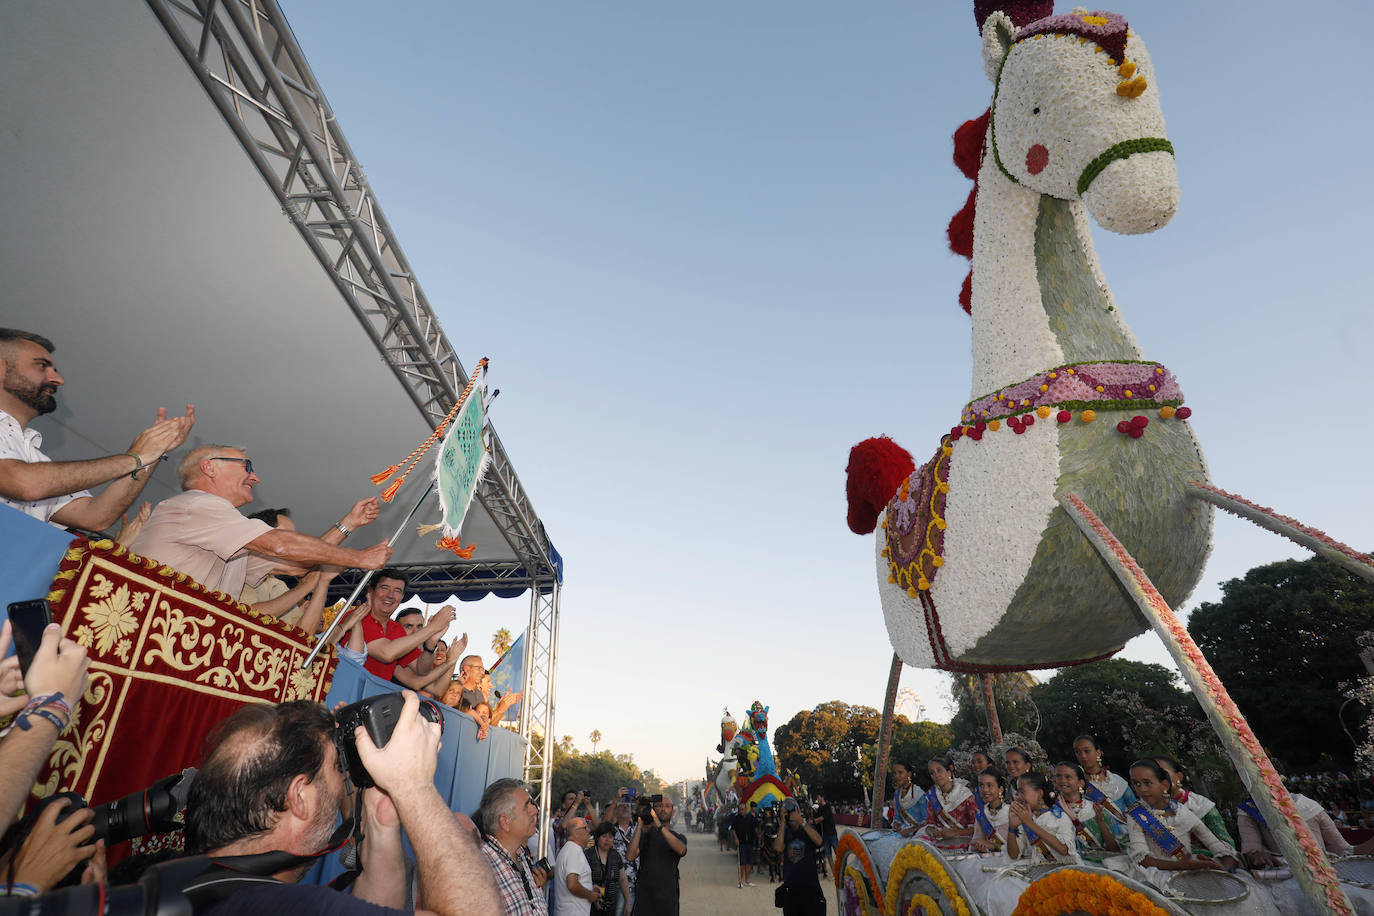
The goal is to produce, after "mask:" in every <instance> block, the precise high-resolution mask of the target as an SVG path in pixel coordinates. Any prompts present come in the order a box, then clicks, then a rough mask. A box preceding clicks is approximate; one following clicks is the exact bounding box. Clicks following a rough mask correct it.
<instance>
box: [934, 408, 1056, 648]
mask: <svg viewBox="0 0 1374 916" xmlns="http://www.w3.org/2000/svg"><path fill="white" fill-rule="evenodd" d="M1058 480H1059V433H1058V429H1057V424H1055V423H1052V422H1049V421H1046V420H1042V421H1040V422H1037V423H1036V424H1035V425H1034V426H1032V427H1030V428H1029V429H1027V430H1026V431H1025V432H1024V433H1022V434H1021V435H1017V434H1015V433H1013V432H1012V431H1011V430H1010V429H1008V428H1007V427H1005V426H1003V427H1002V428H1001V429H1000V430H998V431H996V432H987V433H984V434H983V438H982V440H981V441H976V442H975V441H974V440H972V439H969V438H967V437H965V438H963V439H960V440H959V441H958V442H956V443H954V452H953V453H952V454H951V455H950V462H949V496H948V500H947V502H946V503H945V524H946V527H945V546H944V565H943V566H941V567H940V572H939V575H937V576H936V577H935V581H934V582H933V583H931V590H930V595H931V597H932V598H933V599H934V600H935V607H936V609H937V610H938V611H939V612H940V626H941V629H942V631H943V632H944V636H945V643H946V645H947V646H948V647H949V651H950V654H951V655H953V656H955V657H957V656H959V655H961V654H962V653H964V652H966V651H968V650H969V649H971V648H973V645H974V644H975V643H976V642H977V641H978V640H979V639H980V638H981V637H982V636H983V635H984V634H986V633H987V632H988V631H989V630H991V629H992V628H993V627H994V626H996V625H997V622H998V621H999V620H1001V619H1002V615H1003V614H1004V613H1006V610H1007V606H1008V605H1009V604H1011V599H1012V596H1014V595H1015V594H1016V590H1017V589H1018V588H1020V587H1021V582H1022V581H1023V580H1024V579H1025V578H1026V573H1027V571H1028V570H1029V569H1030V566H1031V561H1032V560H1033V559H1035V551H1036V548H1037V547H1039V545H1040V537H1041V534H1042V533H1043V532H1044V530H1045V526H1046V525H1047V524H1048V523H1049V519H1050V513H1051V512H1053V511H1054V508H1055V506H1057V505H1058V503H1056V502H1055V499H1054V491H1055V485H1056V484H1057V482H1058Z"/></svg>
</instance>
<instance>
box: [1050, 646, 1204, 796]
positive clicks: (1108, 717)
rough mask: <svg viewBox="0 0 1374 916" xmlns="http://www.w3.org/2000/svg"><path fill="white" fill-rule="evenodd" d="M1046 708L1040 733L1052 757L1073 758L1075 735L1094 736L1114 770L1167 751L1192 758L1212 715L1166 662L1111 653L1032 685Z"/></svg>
mask: <svg viewBox="0 0 1374 916" xmlns="http://www.w3.org/2000/svg"><path fill="white" fill-rule="evenodd" d="M1031 697H1032V699H1033V700H1034V701H1035V705H1036V706H1037V707H1038V708H1039V709H1040V717H1041V724H1040V731H1039V733H1038V734H1037V736H1036V737H1037V738H1038V739H1039V741H1040V744H1041V745H1043V746H1044V748H1045V750H1046V752H1047V753H1048V754H1049V755H1050V761H1051V762H1055V761H1059V760H1066V759H1067V760H1072V759H1073V739H1074V738H1076V737H1077V736H1079V735H1092V736H1094V737H1095V738H1097V742H1098V746H1099V747H1100V748H1102V753H1103V760H1104V762H1105V763H1106V764H1107V766H1108V768H1109V769H1112V770H1115V771H1116V772H1118V773H1124V771H1125V768H1126V767H1127V766H1129V765H1130V763H1131V761H1132V760H1135V759H1137V758H1139V757H1143V756H1147V755H1150V754H1158V753H1167V754H1172V755H1173V756H1175V757H1178V758H1180V759H1182V760H1184V761H1185V762H1188V759H1189V757H1190V756H1191V755H1190V754H1189V751H1188V749H1187V748H1185V747H1184V745H1187V747H1188V748H1191V746H1192V743H1193V741H1194V738H1193V734H1194V732H1196V731H1197V729H1198V728H1203V729H1205V728H1206V727H1207V726H1206V720H1205V719H1204V718H1203V716H1202V710H1201V708H1200V707H1199V706H1198V705H1197V701H1196V700H1195V699H1193V696H1192V694H1190V693H1188V692H1187V691H1185V690H1183V689H1182V688H1181V687H1179V686H1178V682H1177V678H1176V677H1175V675H1174V673H1173V672H1172V671H1170V670H1169V669H1168V668H1165V667H1164V666H1163V665H1150V664H1146V663H1144V662H1133V661H1126V660H1124V659H1114V658H1113V659H1107V660H1105V661H1100V662H1093V663H1091V664H1087V665H1077V666H1075V667H1073V668H1061V669H1060V670H1059V672H1058V673H1057V674H1055V676H1054V677H1052V678H1050V679H1049V680H1048V681H1046V682H1045V683H1043V684H1038V685H1036V686H1035V687H1034V688H1032V689H1031Z"/></svg>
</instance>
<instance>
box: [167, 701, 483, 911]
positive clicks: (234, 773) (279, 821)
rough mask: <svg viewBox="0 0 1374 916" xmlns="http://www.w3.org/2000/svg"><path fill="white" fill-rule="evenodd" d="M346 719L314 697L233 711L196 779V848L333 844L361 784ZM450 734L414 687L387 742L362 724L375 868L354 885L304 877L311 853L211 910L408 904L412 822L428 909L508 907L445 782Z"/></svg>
mask: <svg viewBox="0 0 1374 916" xmlns="http://www.w3.org/2000/svg"><path fill="white" fill-rule="evenodd" d="M334 727H335V726H334V717H333V715H332V714H330V712H329V711H328V710H327V709H325V708H324V707H323V706H321V705H319V704H318V703H311V702H308V701H297V702H293V703H283V704H281V705H279V706H260V705H256V704H252V705H248V706H245V707H243V708H242V709H240V710H238V711H237V712H235V713H234V714H233V715H232V716H230V717H229V718H228V719H226V720H225V721H224V722H223V723H222V724H221V725H220V726H219V728H218V729H217V731H216V732H215V733H214V734H213V735H212V736H211V749H210V750H209V752H208V753H207V754H206V757H205V762H204V763H203V764H202V765H201V767H200V771H199V772H198V773H197V774H196V779H195V782H193V783H192V784H191V793H190V797H189V798H188V799H187V803H186V849H187V852H188V853H192V854H205V855H210V856H215V857H221V856H238V855H251V854H255V853H265V852H274V851H280V852H285V853H289V854H292V855H296V856H311V855H314V854H316V853H319V852H321V851H323V850H324V849H325V848H326V846H327V844H328V842H329V840H330V839H331V836H332V835H333V834H334V830H335V827H334V825H335V821H336V820H337V818H338V816H339V814H340V813H341V810H342V809H343V808H344V802H345V800H346V798H347V796H348V794H349V791H348V783H347V781H346V777H345V775H344V773H343V771H342V769H341V767H340V766H339V760H338V753H337V751H336V749H335V746H334V741H333V738H332V735H333V731H334ZM440 733H441V729H440V727H439V725H438V724H437V723H434V722H428V721H426V720H424V719H423V718H421V716H420V715H419V700H418V697H417V696H416V695H415V694H413V693H410V692H409V691H407V692H406V693H405V705H404V707H403V708H402V710H401V713H400V715H399V716H398V717H397V721H396V728H395V731H393V732H392V734H391V738H390V740H388V741H387V743H386V745H385V746H383V747H382V748H380V749H379V748H377V747H375V746H374V745H373V744H372V741H371V740H370V739H369V738H368V736H367V731H366V730H365V729H363V728H361V727H359V728H358V729H357V731H356V732H355V740H356V741H357V745H358V756H359V758H360V759H361V760H362V762H363V765H364V766H366V767H367V772H368V773H369V774H370V775H371V776H372V778H373V779H374V780H376V782H377V785H376V786H375V787H373V788H369V789H365V790H364V791H363V792H362V793H361V797H360V801H359V802H358V803H357V804H358V807H360V808H361V816H362V819H363V842H362V848H361V849H360V851H359V861H360V863H361V864H362V867H363V868H362V873H361V874H360V875H359V876H358V878H357V880H356V881H355V882H354V883H353V886H352V888H351V889H350V892H349V893H347V894H345V893H342V892H340V891H336V890H333V889H332V888H329V887H324V886H320V885H313V884H298V883H297V882H299V881H300V879H301V877H302V876H303V875H304V874H305V872H306V870H307V869H308V868H309V867H310V865H311V864H313V861H314V860H313V859H311V860H308V861H306V862H304V863H303V864H295V865H286V866H285V867H284V868H283V870H281V871H278V872H276V873H274V874H273V875H271V876H269V877H263V878H261V879H258V880H252V881H242V882H240V883H239V886H240V888H241V889H238V890H235V891H234V892H233V893H232V894H231V895H230V896H228V897H227V898H225V899H223V900H221V901H220V902H219V903H217V904H215V905H214V906H212V907H210V908H208V909H207V910H206V912H208V913H209V914H212V916H233V914H239V913H242V914H245V916H247V914H258V913H273V912H290V913H292V914H294V916H315V914H320V916H323V914H326V913H328V914H337V916H369V914H376V916H382V914H391V913H396V912H397V911H398V910H400V909H401V908H403V907H405V906H406V898H407V894H408V890H409V889H408V887H407V881H406V867H405V860H404V849H403V846H402V843H401V830H402V828H404V830H405V832H406V835H407V836H408V837H409V838H410V843H411V846H412V848H413V849H414V851H415V860H416V876H417V877H418V878H419V883H420V890H419V899H418V900H417V901H416V904H417V905H418V906H419V907H422V908H424V910H426V911H430V912H434V913H438V914H440V916H450V914H458V913H463V914H481V916H496V914H499V913H501V911H502V908H501V899H500V897H499V896H498V895H497V891H496V884H495V882H494V881H493V880H492V874H491V869H490V868H488V867H487V861H486V858H485V856H484V855H483V854H482V852H481V850H480V849H479V848H478V846H477V842H476V840H475V839H474V838H473V836H472V834H471V833H470V832H469V831H467V830H466V829H464V828H463V827H462V826H461V825H460V824H459V823H458V821H457V820H456V819H455V818H454V816H453V814H452V813H451V812H450V811H449V809H448V805H446V804H445V803H444V799H443V798H442V797H441V796H440V795H439V793H438V791H437V790H436V789H435V788H434V768H435V765H436V763H437V761H438V753H439V737H440ZM274 864H276V863H274ZM406 911H407V912H410V910H406Z"/></svg>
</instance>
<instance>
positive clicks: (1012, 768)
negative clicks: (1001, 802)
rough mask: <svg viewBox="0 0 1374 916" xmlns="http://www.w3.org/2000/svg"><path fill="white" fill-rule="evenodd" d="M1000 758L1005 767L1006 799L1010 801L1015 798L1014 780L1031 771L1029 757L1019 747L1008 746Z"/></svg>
mask: <svg viewBox="0 0 1374 916" xmlns="http://www.w3.org/2000/svg"><path fill="white" fill-rule="evenodd" d="M1002 760H1003V762H1004V763H1005V764H1006V769H1007V801H1008V802H1012V801H1015V800H1016V780H1018V779H1020V778H1021V777H1022V776H1024V775H1025V774H1026V773H1029V772H1030V771H1031V758H1030V754H1027V753H1026V752H1025V751H1023V750H1021V748H1019V747H1009V748H1007V751H1006V753H1005V754H1003V755H1002Z"/></svg>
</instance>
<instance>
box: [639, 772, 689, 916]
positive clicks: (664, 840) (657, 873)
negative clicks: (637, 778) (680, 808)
mask: <svg viewBox="0 0 1374 916" xmlns="http://www.w3.org/2000/svg"><path fill="white" fill-rule="evenodd" d="M635 817H636V818H638V820H639V829H638V830H636V831H635V835H634V836H633V837H631V838H630V848H629V850H628V851H627V852H626V854H625V858H626V860H627V861H631V862H638V863H639V877H638V878H637V879H636V880H635V902H634V916H678V872H677V866H678V862H679V861H680V860H681V859H682V857H683V856H685V855H687V837H686V836H685V835H683V834H681V833H678V832H677V831H675V830H673V829H672V828H671V827H670V826H669V825H670V824H672V822H673V802H672V800H671V799H669V798H666V797H665V796H662V795H653V796H648V797H645V798H641V799H640V800H639V807H638V809H637V810H636V811H635Z"/></svg>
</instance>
